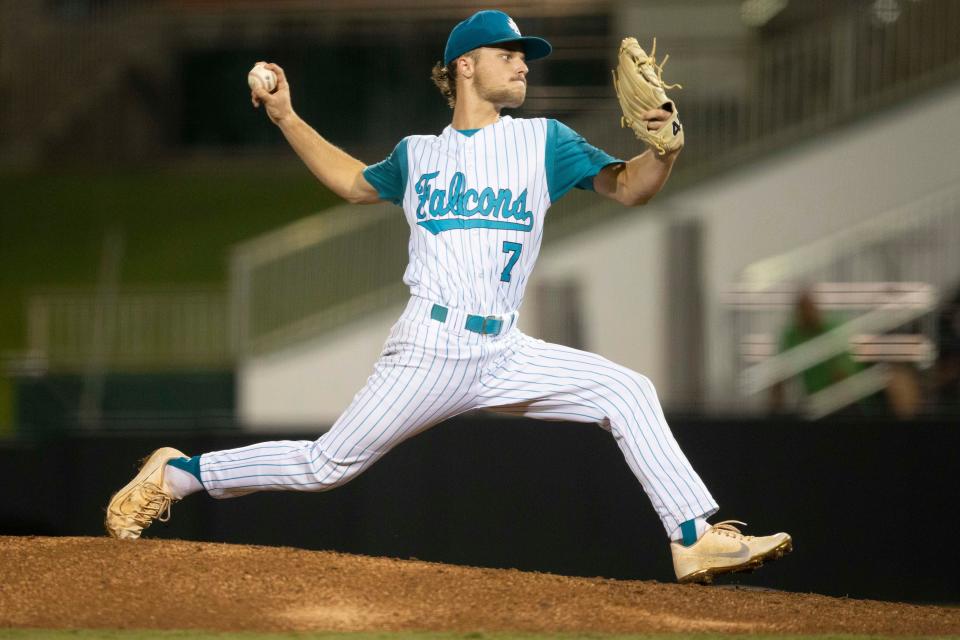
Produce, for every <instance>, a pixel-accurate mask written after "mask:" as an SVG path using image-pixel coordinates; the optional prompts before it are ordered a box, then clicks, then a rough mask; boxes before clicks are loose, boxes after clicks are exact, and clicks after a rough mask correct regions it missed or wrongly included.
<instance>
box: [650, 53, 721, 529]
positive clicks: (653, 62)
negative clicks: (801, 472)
mask: <svg viewBox="0 0 960 640" xmlns="http://www.w3.org/2000/svg"><path fill="white" fill-rule="evenodd" d="M669 59H670V54H669V53H668V54H667V55H665V56H663V60H661V61H660V62H659V63H658V62H657V38H656V36H654V38H653V44H652V45H651V46H650V54H649V55H648V56H647V57H646V58H638V59H637V61H636V64H637V68H638V69H640V71H641V73H642V72H643V71H644V69H643V65H645V64H647V65H650V67H651V68H652V69H653V71H654V73H655V74H656V79H657V83H658V84H659V85H660V86H661V87H662V88H664V89H683V85H681V84H667V83H666V82H664V80H663V67H664V66H666V64H667V60H669ZM730 522H735V521H734V520H731V521H730Z"/></svg>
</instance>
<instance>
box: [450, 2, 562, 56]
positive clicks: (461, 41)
mask: <svg viewBox="0 0 960 640" xmlns="http://www.w3.org/2000/svg"><path fill="white" fill-rule="evenodd" d="M506 42H520V43H522V44H523V52H524V53H525V54H526V56H527V60H536V59H537V58H545V57H547V56H548V55H550V52H551V51H553V47H551V46H550V43H549V42H547V41H546V40H544V39H543V38H537V37H534V36H524V35H521V34H520V29H518V28H517V23H516V22H514V21H513V18H511V17H510V16H508V15H507V14H505V13H504V12H503V11H495V10H492V9H488V10H486V11H478V12H476V13H475V14H473V15H472V16H470V17H469V18H467V19H466V20H464V21H463V22H461V23H460V24H458V25H457V26H455V27H454V28H453V31H451V32H450V37H449V38H447V48H446V49H444V52H443V65H444V66H446V65H448V64H450V63H451V62H453V61H454V60H456V59H457V58H459V57H460V56H462V55H463V54H465V53H466V52H468V51H473V50H474V49H476V48H477V47H489V46H491V45H495V44H503V43H506Z"/></svg>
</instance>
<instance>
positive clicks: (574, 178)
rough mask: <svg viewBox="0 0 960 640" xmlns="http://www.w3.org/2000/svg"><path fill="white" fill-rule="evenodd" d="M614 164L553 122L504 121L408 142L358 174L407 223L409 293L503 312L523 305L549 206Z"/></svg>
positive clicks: (469, 308)
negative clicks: (399, 207) (400, 211)
mask: <svg viewBox="0 0 960 640" xmlns="http://www.w3.org/2000/svg"><path fill="white" fill-rule="evenodd" d="M616 162H620V161H619V160H617V159H615V158H613V157H611V156H609V155H607V154H606V153H604V152H603V151H600V150H599V149H597V148H595V147H593V146H591V145H589V144H588V143H587V142H586V141H585V140H584V139H583V138H582V137H580V136H579V135H577V134H576V133H575V132H573V131H572V130H571V129H570V128H569V127H566V126H565V125H563V124H561V123H559V122H557V121H556V120H549V119H545V118H537V119H529V120H528V119H515V118H511V117H509V116H505V117H502V118H501V119H500V120H498V121H497V122H495V123H494V124H491V125H488V126H486V127H484V128H482V129H479V130H474V131H471V132H466V133H465V132H460V131H457V130H456V129H454V128H453V127H452V126H448V127H447V128H445V129H444V130H443V132H442V133H441V134H440V135H439V136H433V135H415V136H409V137H407V138H404V140H403V141H401V143H400V144H398V145H397V147H396V149H394V152H393V153H392V154H391V156H390V157H388V158H387V159H386V160H384V161H383V162H381V163H379V164H377V165H373V166H371V167H368V168H367V169H366V170H365V171H364V176H365V177H366V179H367V180H368V181H369V182H370V183H371V184H372V185H373V186H374V187H376V188H377V190H378V192H379V193H380V196H381V197H382V198H383V199H385V200H391V201H393V202H395V203H397V204H400V205H402V207H403V210H404V213H405V215H406V218H407V222H408V223H409V224H410V228H411V234H410V243H409V253H410V262H409V265H408V266H407V270H406V273H405V274H404V278H403V279H404V282H405V283H406V284H407V285H408V286H409V287H410V292H411V293H412V294H413V295H415V296H418V297H421V298H425V299H427V300H431V301H433V302H436V303H440V304H443V305H445V306H449V307H454V308H458V309H461V310H463V311H466V312H468V313H476V314H481V315H487V314H498V315H499V314H506V313H510V312H512V311H516V310H517V309H518V308H519V307H520V305H521V303H522V301H523V292H524V288H525V287H526V284H527V280H528V278H529V276H530V273H531V271H532V270H533V266H534V263H535V262H536V260H537V255H538V254H539V252H540V242H541V239H542V237H543V224H544V216H545V215H546V212H547V209H549V207H550V205H551V204H552V203H553V202H555V201H556V200H558V199H559V198H560V197H562V196H563V194H565V193H566V192H567V191H569V190H570V189H571V188H573V187H580V188H586V189H592V181H593V177H594V176H595V175H596V174H597V173H598V172H599V171H600V170H601V169H602V168H603V167H604V166H606V165H608V164H612V163H616Z"/></svg>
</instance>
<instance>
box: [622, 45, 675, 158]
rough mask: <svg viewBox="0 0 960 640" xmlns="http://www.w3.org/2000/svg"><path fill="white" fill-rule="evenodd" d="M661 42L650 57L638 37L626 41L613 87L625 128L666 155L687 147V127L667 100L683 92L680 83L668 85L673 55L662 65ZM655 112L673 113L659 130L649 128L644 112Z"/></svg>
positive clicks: (665, 58)
mask: <svg viewBox="0 0 960 640" xmlns="http://www.w3.org/2000/svg"><path fill="white" fill-rule="evenodd" d="M656 53H657V39H656V38H654V39H653V46H652V47H651V49H650V54H649V55H647V52H646V51H644V50H643V48H642V47H641V46H640V44H639V43H638V42H637V39H636V38H624V39H623V42H622V43H621V44H620V53H619V64H618V65H617V68H616V69H614V70H613V87H614V89H616V91H617V98H618V99H619V100H620V107H621V108H622V109H623V117H622V118H620V126H621V127H630V128H631V129H633V132H634V133H635V134H637V138H639V139H640V140H643V141H644V142H645V143H647V144H648V145H650V146H651V147H653V148H654V149H656V150H657V153H659V154H660V155H664V154H666V153H667V152H671V151H676V150H677V149H680V148H681V147H683V126H681V124H680V117H679V114H678V113H677V105H676V104H674V102H673V100H671V99H670V98H668V97H667V93H666V90H667V89H682V87H681V86H680V85H678V84H665V83H664V81H663V65H665V64H666V63H667V59H668V58H669V57H670V56H664V57H663V61H662V62H660V63H659V64H658V63H657V59H656V58H655V55H656ZM651 109H663V110H664V111H667V112H669V113H670V114H671V117H670V119H669V120H667V121H666V122H665V123H664V125H663V127H661V128H660V129H658V130H657V131H651V130H649V129H648V128H647V123H646V122H645V121H644V120H643V113H644V112H645V111H649V110H651Z"/></svg>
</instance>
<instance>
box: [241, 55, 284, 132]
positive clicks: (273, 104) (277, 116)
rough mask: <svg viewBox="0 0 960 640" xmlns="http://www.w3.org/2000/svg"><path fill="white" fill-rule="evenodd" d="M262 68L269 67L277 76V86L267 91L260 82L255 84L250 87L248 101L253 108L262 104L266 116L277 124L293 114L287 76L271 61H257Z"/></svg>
mask: <svg viewBox="0 0 960 640" xmlns="http://www.w3.org/2000/svg"><path fill="white" fill-rule="evenodd" d="M257 64H262V65H263V67H264V68H266V69H269V70H270V71H272V72H273V73H274V74H275V75H276V76H277V86H276V88H275V89H274V90H273V91H268V90H267V89H266V87H264V86H263V85H262V84H256V85H254V86H252V87H251V89H250V102H251V103H252V104H253V106H254V108H259V107H260V105H261V104H263V106H264V108H265V109H266V112H267V117H269V118H270V120H271V121H272V122H273V123H274V124H279V123H280V121H281V120H283V119H284V118H287V117H289V116H291V115H293V105H292V103H291V100H290V85H289V83H288V82H287V76H286V74H284V72H283V69H282V68H281V67H280V65H278V64H274V63H272V62H258V63H257Z"/></svg>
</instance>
